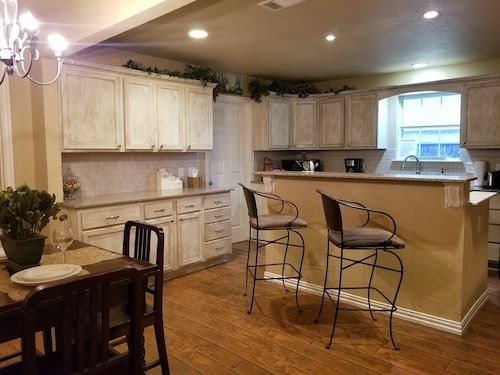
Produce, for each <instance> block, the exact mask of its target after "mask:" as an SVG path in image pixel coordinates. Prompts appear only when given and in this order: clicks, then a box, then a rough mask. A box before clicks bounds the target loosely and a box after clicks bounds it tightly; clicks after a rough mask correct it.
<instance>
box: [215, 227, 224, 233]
mask: <svg viewBox="0 0 500 375" xmlns="http://www.w3.org/2000/svg"><path fill="white" fill-rule="evenodd" d="M214 232H215V233H220V232H224V229H223V228H221V229H215V230H214Z"/></svg>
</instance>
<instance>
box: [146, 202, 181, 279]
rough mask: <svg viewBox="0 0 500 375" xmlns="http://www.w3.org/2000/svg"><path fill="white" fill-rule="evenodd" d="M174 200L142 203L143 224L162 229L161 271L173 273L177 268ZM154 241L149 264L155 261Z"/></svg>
mask: <svg viewBox="0 0 500 375" xmlns="http://www.w3.org/2000/svg"><path fill="white" fill-rule="evenodd" d="M174 202H175V201H174V200H173V199H167V200H160V201H153V202H147V203H144V218H145V219H146V220H145V222H146V223H148V224H151V225H156V226H158V227H160V228H162V229H163V236H164V250H163V251H164V253H163V270H164V271H166V272H168V271H173V270H175V269H176V268H177V257H176V249H177V247H178V244H177V225H176V220H175V211H174ZM155 241H156V239H154V240H153V245H152V246H153V249H154V251H152V252H151V257H152V259H150V262H155V259H156V242H155Z"/></svg>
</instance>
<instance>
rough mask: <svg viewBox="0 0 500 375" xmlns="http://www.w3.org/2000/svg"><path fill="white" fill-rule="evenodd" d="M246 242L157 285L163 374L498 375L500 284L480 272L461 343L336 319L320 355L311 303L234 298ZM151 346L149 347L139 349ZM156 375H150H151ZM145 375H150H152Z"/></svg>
mask: <svg viewBox="0 0 500 375" xmlns="http://www.w3.org/2000/svg"><path fill="white" fill-rule="evenodd" d="M246 246H247V243H246V242H242V243H238V244H234V246H233V255H232V257H231V260H230V261H229V262H228V263H225V264H222V265H218V266H215V267H211V268H209V269H206V270H202V271H200V272H196V273H194V274H191V275H186V276H182V277H179V278H176V279H173V280H170V281H168V282H167V283H166V287H165V297H164V304H165V305H164V306H165V326H166V327H165V328H166V329H165V332H166V338H167V345H168V354H169V360H170V367H171V372H172V374H280V375H281V374H388V373H391V374H498V373H500V334H499V331H500V279H498V277H497V273H496V271H490V272H491V274H490V276H489V285H488V287H489V289H490V292H491V295H490V298H489V301H488V302H487V303H486V304H485V305H484V306H483V307H482V309H481V311H480V312H479V314H478V315H477V316H476V317H475V318H474V319H473V321H472V322H471V324H470V327H469V328H468V330H467V332H466V333H465V334H464V335H463V336H457V335H453V334H449V333H446V332H443V331H439V330H436V329H433V328H429V327H424V326H420V325H417V324H414V323H410V322H407V321H404V320H401V319H397V318H395V319H394V335H395V338H396V341H397V343H398V345H399V346H400V350H399V351H395V350H393V349H392V345H391V342H390V339H389V335H388V319H387V316H385V315H378V317H379V318H378V319H377V321H372V320H371V319H370V317H369V314H367V313H364V312H353V313H349V312H343V313H342V314H341V315H340V317H339V322H338V325H337V330H336V333H335V340H334V342H333V344H332V347H331V349H329V350H327V349H325V347H324V346H325V344H326V342H327V340H328V338H329V335H330V330H331V324H332V320H331V318H332V315H333V309H332V306H331V304H327V305H326V306H327V308H326V310H325V311H324V313H323V315H322V321H321V322H320V323H319V324H315V323H314V319H315V317H316V314H317V311H318V306H319V302H320V298H319V297H318V296H313V295H309V294H305V293H300V294H299V298H300V303H301V306H302V308H303V310H304V311H303V312H302V313H299V312H298V311H297V309H296V306H295V299H294V293H293V291H290V292H288V293H287V292H285V291H284V290H283V288H282V287H281V286H280V285H276V284H271V283H264V282H260V283H258V284H257V293H256V300H255V305H254V309H253V312H252V313H251V314H247V313H246V309H247V305H248V301H249V297H245V296H243V288H244V281H245V280H244V277H245V259H246V258H245V257H246ZM149 341H151V340H149ZM155 371H156V370H155ZM151 373H159V371H158V372H154V371H152V372H151Z"/></svg>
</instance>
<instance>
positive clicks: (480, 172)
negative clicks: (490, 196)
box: [472, 161, 486, 186]
mask: <svg viewBox="0 0 500 375" xmlns="http://www.w3.org/2000/svg"><path fill="white" fill-rule="evenodd" d="M485 172H486V162H485V161H476V162H474V174H475V175H476V177H477V180H474V181H473V182H472V183H473V185H474V186H483V179H484V173H485Z"/></svg>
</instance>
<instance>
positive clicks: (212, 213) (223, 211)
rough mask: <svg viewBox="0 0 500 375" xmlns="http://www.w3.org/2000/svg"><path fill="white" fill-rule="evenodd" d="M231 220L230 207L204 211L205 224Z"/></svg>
mask: <svg viewBox="0 0 500 375" xmlns="http://www.w3.org/2000/svg"><path fill="white" fill-rule="evenodd" d="M229 219H231V207H223V208H216V209H214V210H207V211H205V223H214V222H216V221H223V220H229Z"/></svg>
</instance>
